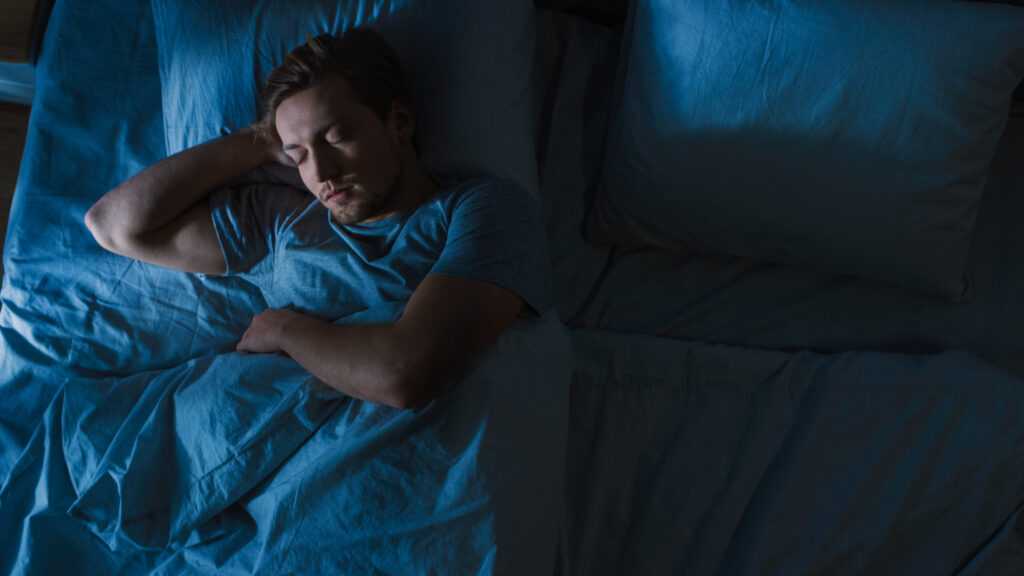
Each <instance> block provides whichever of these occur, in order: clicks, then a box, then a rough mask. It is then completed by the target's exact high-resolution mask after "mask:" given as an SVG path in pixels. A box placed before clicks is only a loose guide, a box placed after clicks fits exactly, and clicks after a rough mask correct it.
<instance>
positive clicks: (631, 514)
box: [565, 331, 1024, 576]
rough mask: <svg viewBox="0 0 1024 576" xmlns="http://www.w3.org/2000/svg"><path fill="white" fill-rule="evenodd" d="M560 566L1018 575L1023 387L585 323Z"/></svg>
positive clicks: (1022, 553) (977, 364) (977, 369)
mask: <svg viewBox="0 0 1024 576" xmlns="http://www.w3.org/2000/svg"><path fill="white" fill-rule="evenodd" d="M573 350H574V355H575V370H574V374H573V385H572V392H571V416H570V422H571V429H570V435H569V451H568V463H567V486H568V487H569V489H568V492H567V497H566V501H567V515H568V517H567V526H568V531H567V546H566V548H567V551H568V554H567V562H568V570H566V572H565V573H566V574H579V575H588V576H594V575H604V574H609V575H610V574H693V575H703V574H721V575H725V574H728V575H734V576H735V575H746V574H750V575H754V574H829V575H845V574H850V575H855V574H972V575H973V574H979V575H980V574H1007V575H1009V574H1020V573H1021V570H1022V568H1024V525H1022V524H1021V522H1020V521H1019V519H1018V518H1019V511H1020V508H1021V506H1022V505H1024V382H1022V381H1021V380H1019V379H1017V378H1015V377H1013V376H1011V375H1010V374H1008V373H1007V372H1005V371H1003V370H1001V369H998V368H995V367H993V366H991V365H989V364H987V363H986V362H984V361H981V360H979V359H978V358H977V357H975V356H973V355H971V354H968V353H964V352H948V353H943V354H938V355H921V356H914V355H898V354H880V353H872V352H851V353H844V354H834V355H825V354H814V353H810V352H801V353H797V354H787V353H782V352H773V351H759V350H750V349H743V348H734V347H728V346H715V345H708V344H699V343H690V342H681V341H675V340H669V339H663V338H655V337H650V336H640V335H624V334H611V333H607V332H600V331H575V332H574V333H573Z"/></svg>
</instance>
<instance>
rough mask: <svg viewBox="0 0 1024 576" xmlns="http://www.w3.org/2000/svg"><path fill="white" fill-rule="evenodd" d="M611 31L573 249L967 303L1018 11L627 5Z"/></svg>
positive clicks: (1022, 13) (1018, 32)
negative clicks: (771, 269)
mask: <svg viewBox="0 0 1024 576" xmlns="http://www.w3.org/2000/svg"><path fill="white" fill-rule="evenodd" d="M625 35H626V39H625V44H624V48H623V54H624V61H623V64H622V68H621V70H620V75H621V77H622V84H621V86H622V92H621V96H620V101H619V105H618V106H617V108H616V111H615V113H614V116H613V119H612V123H611V127H610V134H609V139H608V146H607V148H606V155H605V172H604V175H603V179H602V185H601V187H600V189H599V190H598V193H597V197H596V199H595V202H594V206H593V207H592V210H591V211H590V214H589V219H588V226H587V236H588V239H589V240H590V241H592V242H596V243H605V244H608V243H610V244H620V245H630V244H650V245H659V246H665V247H672V248H683V247H689V248H698V249H704V250H710V251H716V252H724V253H729V254H733V255H737V256H745V257H753V258H758V259H762V260H768V261H777V262H785V263H790V264H802V265H806V266H808V267H811V268H815V269H819V270H822V271H827V272H834V273H837V274H852V275H858V276H864V277H870V278H875V279H878V280H882V281H886V282H890V283H895V284H898V285H902V286H905V287H910V288H914V289H919V290H925V291H928V292H930V293H933V294H938V295H942V296H945V297H948V298H951V299H954V300H956V299H961V298H963V297H964V296H965V295H966V288H967V283H966V280H965V269H966V262H967V255H968V251H969V248H970V243H971V236H972V232H973V229H974V222H975V214H976V211H977V207H978V203H979V198H980V195H981V193H982V189H983V187H984V184H985V181H986V177H987V174H988V168H989V164H990V162H991V160H992V157H993V154H994V151H995V147H996V144H997V142H998V140H999V137H1000V135H1001V134H1002V132H1003V129H1004V128H1005V125H1006V121H1007V117H1008V111H1009V107H1010V102H1011V95H1012V93H1013V91H1014V88H1015V87H1016V86H1017V84H1018V83H1019V82H1020V81H1021V78H1022V76H1024V9H1021V8H1015V7H1011V6H1007V5H1000V4H980V3H963V2H934V1H929V0H917V1H914V0H901V1H899V2H892V1H890V0H884V1H883V0H871V1H854V0H828V1H822V0H760V1H757V2H751V1H736V0H733V1H725V0H723V1H719V2H706V1H704V0H637V1H636V3H635V6H634V8H633V13H632V14H631V16H630V20H629V22H628V24H627V28H626V34H625Z"/></svg>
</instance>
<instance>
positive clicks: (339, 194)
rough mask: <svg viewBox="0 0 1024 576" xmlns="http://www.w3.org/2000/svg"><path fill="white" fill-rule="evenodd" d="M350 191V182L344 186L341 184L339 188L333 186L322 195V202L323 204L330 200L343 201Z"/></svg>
mask: <svg viewBox="0 0 1024 576" xmlns="http://www.w3.org/2000/svg"><path fill="white" fill-rule="evenodd" d="M351 191H352V185H351V184H346V185H344V186H342V187H340V188H335V189H333V190H332V191H330V192H328V193H327V194H325V195H324V197H323V202H324V204H326V203H328V202H330V201H332V200H336V201H338V202H344V201H345V200H347V199H348V197H349V196H350V195H351Z"/></svg>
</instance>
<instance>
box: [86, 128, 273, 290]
mask: <svg viewBox="0 0 1024 576" xmlns="http://www.w3.org/2000/svg"><path fill="white" fill-rule="evenodd" d="M276 158H278V155H276V154H275V152H274V150H273V147H272V146H271V145H270V144H269V143H266V142H264V141H261V140H258V139H257V138H256V136H255V135H254V133H253V132H252V131H251V130H249V129H245V130H240V131H238V132H236V133H234V134H231V135H228V136H224V137H221V138H217V139H215V140H211V141H210V142H206V143H204V144H201V145H199V146H196V147H193V148H189V149H188V150H185V151H182V152H179V153H178V154H175V155H173V156H170V157H168V158H165V159H163V160H161V161H160V162H157V163H156V164H154V165H152V166H150V167H149V168H146V169H145V170H143V171H142V172H139V173H138V174H136V175H135V176H133V177H131V178H130V179H128V180H127V181H125V182H124V183H122V184H120V185H118V186H117V187H116V188H114V189H113V190H111V191H109V192H107V193H106V194H104V195H103V197H101V198H100V199H99V200H98V201H97V202H96V204H94V205H93V206H92V208H90V209H89V211H88V212H87V213H86V215H85V225H86V226H87V227H88V228H89V231H90V232H91V233H92V235H93V237H95V238H96V241H97V242H98V243H99V244H100V246H102V247H103V248H105V249H107V250H109V251H111V252H114V253H117V254H121V255H123V256H127V257H129V258H135V259H136V260H142V261H145V262H149V263H151V264H157V265H160V266H165V267H168V268H174V269H177V270H183V271H185V272H203V273H206V274H223V273H224V271H225V269H226V265H225V263H224V257H223V255H222V254H221V252H220V246H219V245H218V243H217V236H216V232H215V231H214V228H213V222H212V221H211V219H210V209H209V205H208V204H207V203H206V202H205V198H206V197H207V196H208V195H209V194H210V192H211V191H213V190H215V189H217V188H219V187H221V186H224V185H225V184H227V183H228V182H230V181H231V180H232V179H234V178H237V177H238V176H240V175H242V174H244V173H246V172H248V171H250V170H253V169H255V168H257V167H258V166H260V165H262V164H264V163H266V162H268V161H271V160H273V159H276Z"/></svg>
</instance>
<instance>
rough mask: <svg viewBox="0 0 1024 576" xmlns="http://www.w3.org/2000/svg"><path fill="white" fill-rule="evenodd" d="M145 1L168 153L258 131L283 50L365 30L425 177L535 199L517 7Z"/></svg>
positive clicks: (531, 32)
mask: <svg viewBox="0 0 1024 576" xmlns="http://www.w3.org/2000/svg"><path fill="white" fill-rule="evenodd" d="M151 1H152V7H153V19H154V23H155V26H156V38H157V46H158V50H159V56H158V57H159V65H160V79H161V84H162V95H163V112H164V128H165V134H166V136H165V137H166V143H167V152H168V154H174V153H176V152H179V151H181V150H184V149H186V148H189V147H192V146H195V145H197V144H201V143H202V142H205V141H207V140H210V139H212V138H215V137H217V136H220V135H222V134H225V133H228V132H232V131H235V130H237V129H239V128H241V127H244V126H248V125H250V124H252V123H254V122H256V121H258V120H259V116H260V112H261V110H260V98H259V94H260V90H261V89H262V87H263V85H264V82H265V80H266V78H267V76H268V75H269V73H270V71H271V70H273V69H274V68H275V67H276V66H278V65H279V64H280V63H281V62H282V61H283V60H284V58H285V56H286V55H287V54H288V53H289V52H291V50H292V49H294V48H296V47H297V46H299V45H301V44H303V43H304V42H306V41H307V39H308V38H310V37H311V36H312V37H315V36H317V35H319V34H322V33H334V34H337V33H339V32H342V31H344V30H348V29H350V28H353V27H356V26H362V25H365V26H370V27H372V28H374V29H376V30H378V31H379V32H380V33H381V34H382V35H383V36H384V37H385V39H387V41H388V42H389V43H390V44H391V46H392V47H393V48H394V49H395V50H396V51H397V52H398V54H399V57H400V58H401V60H402V66H403V68H404V70H405V73H406V75H407V77H408V79H409V80H410V84H411V86H412V93H413V100H414V102H413V109H414V111H415V113H416V126H417V130H416V131H417V140H418V144H419V151H420V157H421V159H422V160H423V161H424V162H425V164H426V166H427V167H428V169H430V170H432V171H438V172H456V173H464V174H491V175H495V176H503V177H509V178H513V179H514V180H516V181H517V182H519V183H520V184H522V185H523V187H524V188H526V189H527V190H530V191H534V192H535V191H536V189H537V168H536V160H535V152H534V149H535V146H534V140H533V137H534V134H533V126H534V124H535V123H534V116H535V114H534V94H533V83H532V82H531V79H532V77H533V53H534V43H535V22H534V17H535V10H534V8H533V6H532V5H531V4H530V3H529V2H520V1H517V0H501V1H493V2H492V1H488V2H479V1H476V0H429V1H428V0H391V1H388V0H376V1H374V2H366V1H364V0H256V1H253V2H244V3H240V2H226V1H219V2H198V1H195V0H188V1H182V0H151Z"/></svg>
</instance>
